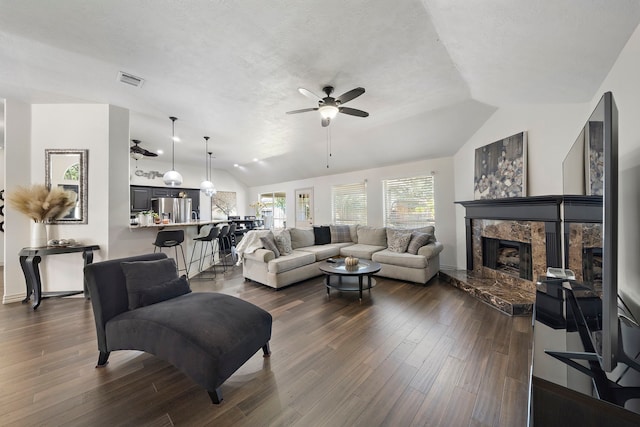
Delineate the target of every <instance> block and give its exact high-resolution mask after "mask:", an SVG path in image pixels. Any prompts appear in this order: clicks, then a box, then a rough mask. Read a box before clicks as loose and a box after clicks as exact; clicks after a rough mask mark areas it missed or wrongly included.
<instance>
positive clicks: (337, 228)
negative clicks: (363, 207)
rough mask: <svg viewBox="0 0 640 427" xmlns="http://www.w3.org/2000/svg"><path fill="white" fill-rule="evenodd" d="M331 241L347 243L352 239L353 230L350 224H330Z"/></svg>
mask: <svg viewBox="0 0 640 427" xmlns="http://www.w3.org/2000/svg"><path fill="white" fill-rule="evenodd" d="M329 230H330V231H331V243H346V242H350V241H351V230H350V229H349V226H348V225H330V226H329Z"/></svg>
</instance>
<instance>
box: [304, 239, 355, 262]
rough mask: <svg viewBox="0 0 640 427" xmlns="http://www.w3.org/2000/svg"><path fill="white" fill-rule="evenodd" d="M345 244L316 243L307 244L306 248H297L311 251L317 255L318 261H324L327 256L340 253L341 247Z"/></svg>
mask: <svg viewBox="0 0 640 427" xmlns="http://www.w3.org/2000/svg"><path fill="white" fill-rule="evenodd" d="M341 246H344V245H340V244H333V243H332V244H330V245H315V246H306V247H304V248H300V249H297V250H298V251H303V252H310V253H312V254H314V255H315V257H316V261H322V260H324V259H327V258H331V257H334V256H339V255H340V247H341Z"/></svg>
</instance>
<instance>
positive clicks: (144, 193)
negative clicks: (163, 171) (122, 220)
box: [129, 185, 200, 217]
mask: <svg viewBox="0 0 640 427" xmlns="http://www.w3.org/2000/svg"><path fill="white" fill-rule="evenodd" d="M129 189H130V202H131V212H142V211H148V210H150V209H151V199H155V198H158V197H179V195H180V193H181V192H185V193H187V197H190V198H191V209H192V210H194V211H196V212H198V217H200V214H199V213H200V190H197V189H193V188H166V187H148V186H144V185H131V186H130V187H129Z"/></svg>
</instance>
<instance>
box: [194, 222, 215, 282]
mask: <svg viewBox="0 0 640 427" xmlns="http://www.w3.org/2000/svg"><path fill="white" fill-rule="evenodd" d="M218 234H220V229H219V228H218V227H214V226H212V225H205V226H203V227H202V228H201V229H200V233H199V234H198V236H197V237H194V238H193V240H194V244H193V250H192V251H191V260H190V261H189V269H191V264H193V262H194V261H193V256H194V255H195V253H196V248H197V244H198V242H200V258H198V259H197V260H196V261H199V263H198V271H199V272H202V266H203V265H204V260H205V259H206V258H207V254H208V251H207V249H206V247H207V245H209V246H210V247H211V264H214V265H215V254H216V252H215V249H214V245H215V244H216V243H217V239H218ZM215 273H216V270H215V268H214V269H213V274H214V276H215Z"/></svg>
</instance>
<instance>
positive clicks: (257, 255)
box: [243, 249, 276, 262]
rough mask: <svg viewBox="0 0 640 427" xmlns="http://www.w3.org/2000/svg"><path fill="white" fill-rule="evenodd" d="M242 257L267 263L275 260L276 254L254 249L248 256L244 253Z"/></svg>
mask: <svg viewBox="0 0 640 427" xmlns="http://www.w3.org/2000/svg"><path fill="white" fill-rule="evenodd" d="M243 257H244V258H245V259H251V260H254V261H259V262H269V261H271V260H272V259H275V258H276V254H274V253H273V251H270V250H268V249H256V250H255V251H254V252H252V253H250V254H249V253H245V254H244V255H243Z"/></svg>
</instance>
